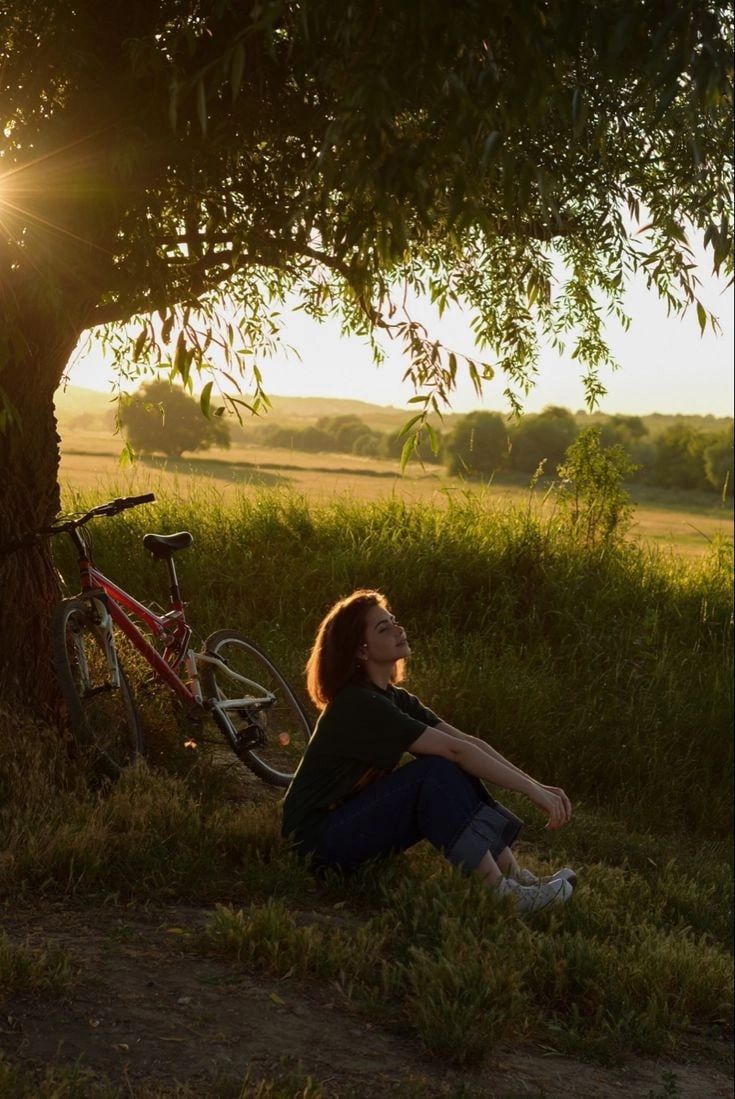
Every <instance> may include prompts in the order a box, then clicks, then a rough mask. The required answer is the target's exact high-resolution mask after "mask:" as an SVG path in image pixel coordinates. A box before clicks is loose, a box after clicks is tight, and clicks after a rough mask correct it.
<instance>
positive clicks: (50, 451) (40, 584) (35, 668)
mask: <svg viewBox="0 0 735 1099" xmlns="http://www.w3.org/2000/svg"><path fill="white" fill-rule="evenodd" d="M74 312H75V311H74V310H73V309H68V310H66V311H65V317H64V321H63V322H62V323H61V324H59V320H58V317H59V313H58V312H57V311H56V310H55V311H54V313H55V314H56V315H55V317H53V318H52V317H50V316H46V317H44V316H39V310H37V309H33V310H29V311H28V312H27V313H26V314H25V315H23V316H18V315H16V316H15V317H13V323H12V333H13V339H12V341H11V340H7V341H6V343H5V346H6V347H10V348H11V349H12V351H13V352H15V353H14V354H13V355H12V356H11V358H10V361H8V360H7V359H6V361H5V362H4V363H3V364H2V365H1V366H0V387H1V389H2V392H1V393H0V407H1V405H2V398H3V397H4V398H5V404H6V408H7V407H8V402H10V403H11V405H12V406H13V408H14V410H15V412H16V413H17V417H15V416H14V417H13V419H12V420H11V422H9V423H8V422H6V424H5V428H4V430H3V431H0V702H1V703H4V704H6V705H13V706H17V705H20V706H21V707H22V708H23V709H24V710H26V711H27V712H29V713H30V714H32V715H34V716H39V717H42V718H49V717H52V716H53V715H54V714H55V712H56V688H55V686H54V676H53V674H52V660H51V646H50V617H51V611H52V607H53V604H54V602H55V600H56V599H57V598H58V583H57V579H56V573H55V570H54V566H53V561H52V557H51V546H50V545H49V542H48V540H43V541H41V542H39V543H38V544H36V545H34V546H32V547H29V548H22V549H19V550H16V551H13V552H7V550H5V549H4V547H5V546H6V545H7V544H8V543H9V542H12V541H13V540H14V539H16V538H20V537H22V536H23V535H25V534H27V533H29V532H31V531H35V530H38V529H39V528H41V527H44V526H48V525H49V524H50V523H51V522H52V521H53V519H54V517H55V516H56V514H57V512H58V510H59V502H60V501H59V486H58V468H59V436H58V434H57V431H56V417H55V413H54V392H55V390H56V388H57V386H58V384H59V382H60V379H61V376H62V373H63V371H64V368H65V366H66V364H67V362H68V359H69V356H70V355H71V353H72V351H73V349H74V347H75V345H76V343H77V340H78V338H79V335H80V334H81V332H82V330H83V327H84V326H83V324H81V323H80V324H74V323H73V322H72V321H71V318H72V317H73V316H74Z"/></svg>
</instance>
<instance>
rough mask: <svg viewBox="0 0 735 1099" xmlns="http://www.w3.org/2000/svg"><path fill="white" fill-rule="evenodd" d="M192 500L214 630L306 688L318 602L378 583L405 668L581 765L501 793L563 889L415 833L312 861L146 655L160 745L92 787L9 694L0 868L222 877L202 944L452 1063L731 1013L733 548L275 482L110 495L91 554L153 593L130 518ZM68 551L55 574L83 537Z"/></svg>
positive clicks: (53, 890) (194, 895)
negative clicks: (177, 706)
mask: <svg viewBox="0 0 735 1099" xmlns="http://www.w3.org/2000/svg"><path fill="white" fill-rule="evenodd" d="M109 494H110V495H113V494H114V490H111V491H110V493H109ZM91 502H93V501H91V500H90V499H89V498H87V499H86V500H84V501H81V500H78V501H74V502H73V506H75V507H84V506H86V505H89V504H90V503H91ZM182 528H189V529H191V530H192V532H193V534H194V538H195V544H194V547H193V548H192V549H191V550H189V551H187V552H185V553H182V554H179V555H178V557H177V562H178V564H179V574H180V580H181V582H182V585H183V588H184V592H185V595H186V597H187V598H189V600H190V616H191V618H192V621H194V622H195V623H196V624H198V626H199V630H200V632H201V634H202V635H205V634H206V633H207V632H209V631H210V630H213V629H215V628H217V627H221V626H232V627H236V628H238V629H242V630H244V631H245V632H247V633H249V634H251V635H252V636H253V637H254V639H256V640H257V641H259V642H260V643H261V644H263V645H264V646H265V647H266V648H267V649H268V650H270V652H271V654H272V655H273V656H274V657H275V658H276V660H277V661H278V662H279V663H280V664H281V665H282V667H283V668H284V670H285V671H286V673H287V674H288V675H289V677H290V678H291V679H292V681H293V682H294V683H295V684H296V685H297V686H301V683H302V669H303V665H304V661H305V659H306V654H307V652H308V647H309V644H310V641H311V638H312V636H313V634H314V631H315V628H316V625H317V623H318V621H319V619H320V618H321V616H322V614H323V613H324V611H325V609H326V608H327V607H328V606H329V605H330V604H331V602H332V601H333V600H334V599H335V598H337V597H338V596H339V595H341V594H344V593H346V592H348V591H350V590H351V589H352V588H354V587H357V586H376V587H379V588H382V589H383V590H384V591H386V593H387V594H388V595H389V596H390V597H391V599H392V601H393V604H394V607H395V609H396V611H397V612H398V614H399V615H400V617H401V619H402V621H403V622H404V623H405V625H406V626H407V629H408V631H409V635H410V637H411V640H412V647H413V650H414V657H413V660H412V665H411V668H410V677H409V680H408V686H409V687H410V688H411V689H413V690H415V691H416V693H418V694H419V695H420V696H422V697H423V698H425V700H426V701H427V702H428V703H429V704H431V705H433V706H434V708H436V709H437V710H438V711H439V712H440V713H441V714H442V715H444V716H446V717H447V718H448V719H449V720H451V721H452V722H453V723H454V724H457V725H459V726H460V727H463V728H465V729H467V730H468V731H471V732H476V733H479V734H480V735H485V736H487V737H488V738H489V739H491V740H492V742H493V743H494V744H496V745H497V746H498V747H499V748H500V749H501V751H504V752H505V753H506V754H508V755H509V756H510V757H511V758H512V759H513V760H515V761H517V762H518V763H519V764H520V765H522V766H523V767H525V768H527V769H528V770H530V771H531V773H534V774H536V775H538V777H540V778H543V779H545V780H546V781H557V782H561V783H563V784H564V785H565V786H566V787H567V789H568V791H569V793H570V794H571V796H572V798H573V800H574V801H575V803H576V809H575V814H574V817H573V819H572V822H571V823H570V824H569V825H568V826H567V828H565V829H564V830H562V831H561V832H560V833H558V834H555V835H550V834H549V833H545V832H544V831H543V829H542V823H543V822H542V820H541V819H540V818H537V816H535V815H534V814H533V811H532V810H529V808H528V806H527V804H525V805H524V804H522V799H520V798H519V797H517V796H513V795H511V796H509V797H508V798H507V799H506V798H505V796H504V800H507V801H508V804H509V805H510V807H511V808H513V809H514V810H516V811H518V812H519V813H520V814H521V815H525V816H527V819H528V826H527V828H526V829H525V831H524V833H523V843H522V851H521V854H522V856H523V861H524V862H525V863H526V864H527V865H530V866H531V867H532V868H534V869H536V870H538V871H544V872H545V871H546V870H547V868H548V866H549V864H550V863H552V862H554V863H556V864H557V865H559V864H560V863H561V862H570V863H572V864H573V865H575V866H576V867H577V868H578V870H579V872H580V884H579V886H578V887H577V889H576V890H575V894H574V897H573V899H572V901H571V903H570V904H569V905H566V906H564V908H563V909H562V910H560V911H558V912H553V913H545V914H541V915H540V916H538V917H537V918H535V919H533V920H531V921H523V920H519V919H518V918H517V917H516V916H515V915H513V914H512V913H511V912H510V910H509V909H508V908H507V907H506V906H503V905H502V904H501V905H498V904H495V903H493V900H492V898H491V897H490V896H489V895H488V894H487V893H486V892H485V891H484V890H483V889H482V887H481V885H480V884H479V882H474V881H467V880H466V879H464V878H462V877H461V876H459V875H457V874H456V873H454V872H453V871H452V870H451V868H450V867H449V866H448V864H446V863H445V862H444V861H443V860H442V859H441V858H440V856H438V855H436V854H435V853H434V852H433V851H432V850H431V849H430V848H428V847H426V846H425V845H421V846H420V847H419V848H418V849H416V850H415V851H412V852H410V853H409V855H408V856H407V857H404V858H401V859H398V860H395V861H393V862H390V863H388V864H387V865H385V866H383V867H380V868H377V869H376V868H371V869H369V870H366V871H364V872H362V873H359V874H357V875H355V876H354V877H351V878H350V879H348V880H344V879H342V878H339V877H337V876H328V877H327V878H326V880H316V879H314V878H313V877H312V876H311V875H310V873H309V871H308V868H306V867H304V865H303V864H302V863H301V862H299V861H298V860H297V859H296V857H295V855H294V854H293V852H292V851H291V850H290V849H289V848H288V846H287V845H286V844H284V842H283V841H282V840H281V838H280V828H279V824H280V821H279V806H278V803H277V802H276V801H275V800H274V799H273V798H272V797H267V796H261V797H256V798H253V797H252V796H251V797H250V798H249V799H245V800H243V799H242V798H241V797H240V798H239V800H238V794H239V793H241V790H240V788H239V787H238V785H237V782H236V780H234V779H233V777H232V776H231V775H230V774H228V773H227V772H223V771H222V769H221V767H220V765H219V761H218V760H217V758H216V756H210V755H208V754H207V753H206V752H201V753H196V752H191V751H188V750H186V749H184V748H182V747H181V746H180V741H181V736H182V731H181V730H179V729H178V728H177V726H176V723H175V722H171V721H169V720H168V717H167V714H168V710H169V707H168V704H167V702H166V700H165V698H164V699H163V700H156V699H155V698H153V699H151V698H150V697H149V695H148V689H147V686H146V683H145V681H144V680H143V679H142V678H141V676H140V675H139V674H138V670H137V669H134V675H133V680H134V687H135V689H136V691H137V692H138V694H139V695H140V696H141V697H142V698H143V701H144V709H145V711H146V718H147V720H148V723H149V726H150V729H149V731H150V733H151V734H152V740H153V743H154V748H155V751H154V757H153V764H154V766H153V767H148V766H142V767H140V768H138V769H136V770H134V771H131V772H129V773H127V774H125V775H124V776H123V778H122V779H121V781H120V782H118V783H117V784H116V785H115V786H113V787H103V788H97V789H94V788H90V786H89V784H88V781H87V778H88V776H87V775H86V774H85V773H84V770H83V765H82V761H80V760H78V759H77V760H75V759H73V758H70V757H69V754H68V753H67V752H66V750H65V745H64V744H63V743H61V742H60V741H59V739H58V734H57V733H56V732H55V731H54V730H43V729H40V728H39V727H38V726H36V725H30V724H24V721H23V719H22V717H20V716H19V715H18V714H16V713H13V714H11V713H9V712H8V711H7V710H5V711H4V710H3V709H2V707H1V706H0V733H1V734H2V736H3V744H4V748H5V752H4V756H3V761H2V767H1V768H0V829H1V830H2V832H3V835H4V839H5V850H4V853H3V857H2V859H0V896H3V897H4V898H6V899H10V898H12V897H14V896H17V895H18V894H19V893H22V892H26V893H29V894H34V893H45V894H50V895H54V896H58V895H59V894H66V895H69V896H74V897H81V896H83V897H85V898H88V899H90V900H94V899H97V900H100V899H104V900H105V901H109V900H115V899H120V900H125V901H126V902H128V901H136V900H137V901H153V902H159V903H160V902H163V903H166V902H169V901H173V900H182V901H185V902H187V903H195V904H202V903H204V904H209V905H215V906H216V908H215V911H214V914H213V916H212V918H211V920H210V923H209V925H208V927H207V929H206V931H205V933H204V934H203V935H202V936H200V937H199V938H197V937H196V936H190V937H189V938H188V939H187V942H189V944H190V946H189V948H190V949H193V950H204V951H207V952H209V951H215V952H217V953H219V954H220V955H222V956H224V957H227V958H229V959H230V960H231V962H232V964H233V965H244V966H246V967H247V968H248V969H258V968H259V969H261V970H264V971H265V972H267V973H271V974H276V975H278V976H279V977H280V978H283V980H284V985H283V987H284V990H286V989H287V988H288V987H290V986H288V984H287V983H286V982H287V981H293V982H300V981H317V980H318V981H324V982H328V983H329V988H330V996H331V995H332V991H334V992H336V993H337V994H338V995H339V996H340V997H342V998H343V1000H344V1001H345V1002H347V1003H349V1004H350V1005H351V1008H352V1009H353V1010H358V1011H363V1012H366V1013H367V1014H369V1015H371V1016H372V1017H375V1018H377V1019H378V1020H379V1021H380V1023H381V1025H382V1026H387V1027H393V1028H395V1029H397V1030H398V1031H399V1033H403V1034H405V1033H410V1034H412V1035H413V1036H414V1037H415V1038H416V1039H417V1040H420V1041H421V1042H422V1043H423V1044H424V1045H425V1047H426V1048H427V1049H428V1050H430V1051H432V1052H433V1053H434V1054H436V1055H437V1056H439V1057H441V1058H443V1059H448V1060H451V1061H453V1062H455V1063H458V1064H465V1065H466V1064H472V1063H474V1062H477V1061H479V1060H481V1059H482V1057H483V1056H485V1054H486V1053H487V1052H488V1051H489V1050H490V1049H491V1048H492V1046H493V1045H494V1043H496V1042H497V1041H499V1040H501V1039H505V1040H518V1039H521V1038H523V1037H525V1036H529V1035H532V1036H534V1037H537V1038H538V1039H539V1040H542V1041H543V1042H544V1044H545V1045H547V1046H549V1047H552V1048H554V1049H557V1050H563V1051H566V1052H568V1053H582V1054H585V1055H593V1056H596V1057H601V1058H604V1057H607V1058H609V1057H613V1056H617V1055H618V1054H619V1053H621V1052H624V1051H630V1050H641V1051H647V1052H661V1051H667V1050H672V1049H673V1050H674V1051H675V1050H676V1045H677V1043H678V1042H680V1041H681V1040H682V1039H685V1040H688V1038H689V1037H690V1036H691V1028H692V1027H694V1028H697V1031H698V1032H699V1033H701V1032H702V1030H704V1032H705V1033H706V1034H707V1035H709V1036H713V1037H718V1036H719V1035H721V1034H722V1033H723V1031H724V1030H726V1028H727V1026H728V1020H729V1019H730V1014H731V999H732V962H731V957H730V954H729V949H728V948H729V944H730V938H731V937H730V915H731V914H730V911H729V904H728V900H729V897H730V896H731V875H730V872H729V869H728V866H727V860H726V844H725V842H724V839H723V837H724V835H725V832H726V829H727V814H728V808H729V801H730V790H729V787H730V773H731V768H730V765H729V760H730V753H731V747H730V736H729V734H730V715H731V705H732V686H731V684H732V679H731V674H730V672H731V668H730V665H731V661H732V649H731V629H732V620H731V589H732V577H731V573H730V571H729V568H728V563H727V561H725V560H724V559H723V556H722V555H721V554H720V555H717V554H713V555H712V557H711V558H710V559H709V560H707V561H703V562H701V563H699V564H696V565H691V564H689V565H684V564H681V563H680V562H678V561H677V560H676V559H674V558H673V557H668V556H665V555H662V554H652V553H646V552H644V551H642V550H640V549H638V548H636V547H631V546H625V545H618V546H609V547H608V548H607V549H605V550H604V551H603V550H601V549H597V550H595V551H589V550H584V549H582V548H580V547H579V545H577V544H576V543H575V542H574V540H573V539H572V538H571V537H570V536H569V534H568V532H565V530H564V529H563V527H561V526H560V525H559V524H558V523H556V522H555V521H554V520H553V519H552V520H548V519H547V520H544V521H542V520H541V519H540V518H539V517H538V516H537V515H536V514H535V512H534V510H533V508H527V509H519V510H516V511H511V512H508V511H505V512H500V513H498V512H494V511H493V510H492V509H491V508H490V507H486V506H485V505H484V504H483V503H482V502H481V501H480V502H478V501H477V500H476V499H474V498H471V497H469V498H468V499H467V500H466V501H465V502H457V501H456V500H455V501H453V502H450V504H449V505H448V506H447V508H446V509H443V510H441V511H438V510H433V509H431V508H429V507H424V506H413V507H407V506H405V505H404V504H402V503H400V502H398V501H396V500H393V501H387V502H380V503H374V504H368V505H364V504H359V505H358V504H348V503H344V502H340V503H334V504H329V505H323V506H314V505H310V504H307V503H306V502H305V501H304V500H302V499H300V498H297V497H294V496H292V495H287V494H271V495H263V496H261V497H256V498H253V497H247V498H246V497H242V498H239V499H237V500H236V501H235V502H234V503H232V504H227V505H225V504H224V503H222V502H221V501H219V500H217V499H212V498H205V497H203V496H190V497H187V498H173V497H169V498H165V499H163V500H161V501H160V502H159V503H158V504H157V505H155V507H153V508H148V509H143V508H141V509H138V510H137V511H133V512H129V513H126V514H125V515H123V516H120V517H118V518H117V519H115V520H101V521H99V522H97V523H95V525H94V537H95V551H96V559H97V562H98V564H99V565H100V566H101V567H102V568H103V569H104V571H106V572H108V573H109V574H110V575H112V576H113V577H114V578H115V579H117V580H118V581H119V582H121V583H122V584H123V585H124V586H126V587H129V588H130V589H131V590H132V591H133V592H134V593H135V594H137V595H139V596H141V597H143V598H144V599H148V600H157V601H159V602H165V590H166V589H165V574H164V571H163V569H162V568H161V566H160V565H158V564H156V563H155V562H153V561H152V559H150V558H149V557H148V556H147V555H146V554H145V552H144V551H143V549H142V547H141V545H140V541H141V537H142V535H143V533H145V532H146V531H149V530H155V531H159V532H166V531H174V530H180V529H182ZM59 549H60V550H61V547H59ZM59 562H60V564H61V565H62V567H63V569H64V571H65V572H66V573H67V575H69V576H70V577H71V576H72V575H73V568H72V562H71V561H70V559H69V557H68V556H65V554H64V553H63V552H60V553H59ZM72 584H73V582H72ZM257 791H258V792H260V793H262V794H265V790H264V788H262V787H260V786H258V787H257ZM8 957H9V955H8ZM48 961H49V965H50V963H51V962H53V959H51V958H50V959H48ZM12 964H16V963H12ZM8 965H9V968H8V972H10V971H11V968H12V966H11V963H10V962H9V963H8ZM46 969H47V970H48V972H51V971H53V965H51V967H50V969H49V966H47V967H46ZM285 995H286V991H284V996H285ZM13 1071H15V1070H11V1069H8V1072H11V1073H12V1072H13ZM8 1079H10V1077H8ZM49 1080H50V1078H49ZM2 1081H3V1077H2V1066H0V1084H1V1083H2ZM44 1086H46V1084H45V1085H44ZM310 1086H311V1085H308V1087H310ZM23 1087H25V1084H24V1083H23V1082H22V1081H21V1082H19V1084H18V1089H17V1094H18V1095H19V1096H20V1095H25V1094H26V1092H25V1091H23ZM51 1087H52V1083H48V1085H47V1088H48V1090H49V1094H56V1093H55V1092H52V1091H51V1090H50V1089H51ZM308 1087H307V1088H306V1090H305V1091H304V1092H303V1094H304V1095H312V1094H313V1095H317V1094H320V1092H319V1091H318V1090H317V1091H309V1090H308ZM39 1094H45V1092H43V1090H40V1091H39ZM58 1094H59V1095H65V1094H67V1092H65V1091H64V1090H63V1088H60V1090H59V1091H58ZM68 1094H69V1095H71V1094H74V1092H73V1091H71V1090H69V1092H68ZM105 1094H107V1092H105ZM151 1094H156V1095H157V1094H159V1093H157V1092H152V1093H151ZM161 1094H163V1093H161ZM181 1094H182V1095H186V1094H188V1092H187V1091H186V1087H185V1086H184V1088H183V1090H182V1091H181ZM236 1094H237V1092H236ZM243 1094H250V1092H249V1091H245V1092H243ZM257 1094H262V1095H264V1096H265V1095H268V1094H273V1095H274V1096H275V1095H276V1094H280V1092H278V1091H276V1090H273V1091H272V1092H269V1091H263V1092H258V1093H257ZM299 1094H301V1092H299Z"/></svg>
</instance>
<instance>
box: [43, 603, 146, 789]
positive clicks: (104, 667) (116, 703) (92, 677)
mask: <svg viewBox="0 0 735 1099" xmlns="http://www.w3.org/2000/svg"><path fill="white" fill-rule="evenodd" d="M52 631H53V634H52V644H53V653H54V663H55V665H56V674H57V676H58V680H59V685H60V687H61V693H62V695H63V697H64V701H65V702H66V708H67V711H68V713H69V722H70V724H71V728H72V732H73V733H74V736H75V738H76V740H77V742H78V743H79V745H80V746H81V747H82V748H84V749H86V750H91V751H92V752H93V756H94V764H95V766H96V767H97V769H98V770H100V771H101V772H102V773H103V774H106V775H107V776H108V777H109V778H113V779H115V778H118V777H119V775H120V773H121V772H122V771H123V770H124V769H125V768H126V767H129V766H130V765H131V764H132V763H134V762H135V760H136V758H137V757H138V756H140V755H142V754H143V748H144V745H143V731H142V728H141V724H140V716H139V714H138V711H137V709H136V707H135V703H134V701H133V696H132V694H131V691H130V687H129V685H128V681H127V679H126V678H125V673H124V671H123V669H122V667H120V666H119V661H118V667H119V673H120V676H119V678H120V683H119V686H117V687H116V686H115V685H114V683H113V676H112V673H111V669H110V664H109V661H108V657H107V653H106V652H105V645H104V641H103V635H102V632H101V630H100V628H99V626H98V625H97V624H96V622H95V615H94V610H93V608H92V606H91V605H90V604H89V603H87V602H85V601H84V600H83V599H65V600H64V601H63V602H62V603H59V605H58V606H57V607H56V609H55V611H54V618H53V621H52Z"/></svg>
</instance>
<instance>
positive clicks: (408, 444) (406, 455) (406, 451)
mask: <svg viewBox="0 0 735 1099" xmlns="http://www.w3.org/2000/svg"><path fill="white" fill-rule="evenodd" d="M415 449H416V436H415V435H409V437H408V438H407V439H406V441H405V443H404V444H403V449H402V450H401V473H404V472H405V469H406V466H407V465H408V462H409V459H410V457H411V455H412V454H413V452H414V451H415Z"/></svg>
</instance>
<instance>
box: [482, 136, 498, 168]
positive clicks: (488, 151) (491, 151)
mask: <svg viewBox="0 0 735 1099" xmlns="http://www.w3.org/2000/svg"><path fill="white" fill-rule="evenodd" d="M501 140H502V138H501V134H500V131H499V130H493V132H492V133H491V134H488V136H487V137H486V138H485V143H484V145H483V146H482V156H481V157H480V163H481V164H482V166H483V168H484V167H486V166H487V164H489V162H490V160H491V159H492V157H493V156H494V155H495V151H496V149H497V148H498V146H499V145H500V142H501Z"/></svg>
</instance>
